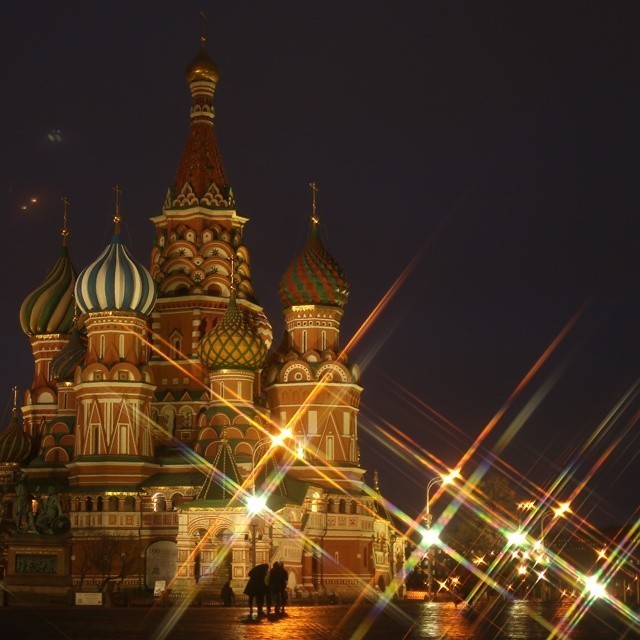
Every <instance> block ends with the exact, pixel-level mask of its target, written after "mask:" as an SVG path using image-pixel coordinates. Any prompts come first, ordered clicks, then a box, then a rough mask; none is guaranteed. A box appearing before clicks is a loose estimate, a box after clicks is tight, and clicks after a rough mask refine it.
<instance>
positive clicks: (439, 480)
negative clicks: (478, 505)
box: [424, 469, 460, 597]
mask: <svg viewBox="0 0 640 640" xmlns="http://www.w3.org/2000/svg"><path fill="white" fill-rule="evenodd" d="M459 476H460V471H459V470H458V469H454V470H453V471H450V472H449V473H448V474H446V475H444V476H435V477H434V478H431V480H429V482H428V483H427V504H426V509H425V513H424V523H425V529H431V522H432V516H431V489H432V488H433V487H435V486H436V485H438V484H443V485H445V484H450V483H452V482H453V481H454V480H455V479H456V478H458V477H459ZM432 547H433V540H432V541H431V542H430V543H429V546H428V548H427V593H428V595H429V597H431V594H432V593H433V588H432V583H433V558H432V557H431V548H432Z"/></svg>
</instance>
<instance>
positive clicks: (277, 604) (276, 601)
mask: <svg viewBox="0 0 640 640" xmlns="http://www.w3.org/2000/svg"><path fill="white" fill-rule="evenodd" d="M267 584H268V585H269V595H270V597H271V602H270V604H272V605H273V607H274V613H275V614H276V615H280V613H281V609H282V587H281V585H282V571H281V569H280V563H279V562H274V563H273V566H272V567H271V570H270V571H269V574H268V577H267ZM268 608H269V609H270V608H271V607H268Z"/></svg>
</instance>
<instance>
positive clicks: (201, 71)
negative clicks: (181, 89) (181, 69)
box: [186, 38, 220, 84]
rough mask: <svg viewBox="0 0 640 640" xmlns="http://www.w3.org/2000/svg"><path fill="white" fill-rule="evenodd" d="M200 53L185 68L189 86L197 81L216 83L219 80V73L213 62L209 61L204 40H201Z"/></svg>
mask: <svg viewBox="0 0 640 640" xmlns="http://www.w3.org/2000/svg"><path fill="white" fill-rule="evenodd" d="M201 43H202V44H201V46H200V51H199V52H198V55H197V56H196V57H195V60H194V61H193V62H192V63H191V64H190V65H189V66H188V67H187V71H186V76H187V82H188V83H189V84H191V83H192V82H196V81H198V80H204V81H207V82H214V83H215V82H218V80H219V79H220V72H219V71H218V67H217V66H216V64H215V62H213V60H211V58H210V57H209V54H208V53H207V49H206V47H205V43H206V41H205V39H204V38H202V40H201Z"/></svg>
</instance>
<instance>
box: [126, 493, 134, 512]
mask: <svg viewBox="0 0 640 640" xmlns="http://www.w3.org/2000/svg"><path fill="white" fill-rule="evenodd" d="M124 510H125V511H135V510H136V499H135V498H134V497H133V496H127V497H126V498H125V499H124Z"/></svg>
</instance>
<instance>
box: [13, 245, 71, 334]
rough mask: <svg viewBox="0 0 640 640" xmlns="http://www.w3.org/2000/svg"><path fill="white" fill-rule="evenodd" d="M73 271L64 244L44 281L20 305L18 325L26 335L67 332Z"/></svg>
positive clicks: (69, 321) (69, 325)
mask: <svg viewBox="0 0 640 640" xmlns="http://www.w3.org/2000/svg"><path fill="white" fill-rule="evenodd" d="M75 282H76V271H75V269H74V268H73V265H72V264H71V260H70V259H69V252H68V250H67V247H66V246H64V245H63V246H62V251H61V252H60V257H59V258H58V259H57V261H56V263H55V265H54V266H53V269H52V270H51V271H50V272H49V274H48V275H47V277H46V278H45V279H44V282H43V283H42V284H41V285H40V286H39V287H37V288H36V289H34V290H33V291H32V292H31V293H30V294H29V295H28V296H27V297H26V298H25V300H24V302H23V303H22V306H21V307H20V326H21V327H22V330H23V331H24V332H25V333H26V334H27V335H28V336H34V335H45V334H50V333H68V332H69V331H70V330H71V325H72V323H73V311H74V305H73V288H74V285H75Z"/></svg>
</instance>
